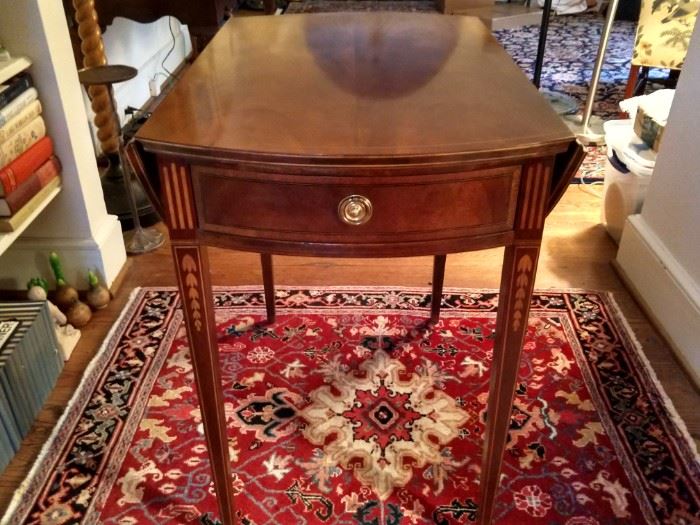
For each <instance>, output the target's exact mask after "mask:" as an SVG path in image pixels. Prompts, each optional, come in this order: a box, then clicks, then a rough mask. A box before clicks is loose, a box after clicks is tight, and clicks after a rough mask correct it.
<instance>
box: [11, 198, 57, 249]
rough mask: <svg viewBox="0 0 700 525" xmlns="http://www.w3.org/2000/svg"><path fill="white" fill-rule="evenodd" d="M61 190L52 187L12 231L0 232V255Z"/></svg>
mask: <svg viewBox="0 0 700 525" xmlns="http://www.w3.org/2000/svg"><path fill="white" fill-rule="evenodd" d="M60 191H61V187H60V186H58V187H57V188H54V189H53V190H52V191H51V193H49V194H48V195H47V196H46V198H45V199H44V200H43V201H42V203H41V204H39V206H37V207H36V209H35V210H34V211H32V213H31V214H30V215H29V216H28V217H27V218H26V220H25V221H24V222H23V223H22V224H21V225H20V226H19V227H18V228H17V229H16V230H15V231H13V232H9V233H0V255H2V254H3V253H4V252H5V250H7V249H8V248H9V247H10V246H12V243H14V242H15V241H16V240H17V238H18V237H19V236H20V235H22V233H23V232H24V230H26V229H27V228H28V227H29V225H30V224H31V223H32V222H33V221H34V219H36V218H37V217H38V216H39V214H40V213H41V212H42V211H44V208H46V207H47V206H48V205H49V203H50V202H51V201H52V200H54V199H55V198H56V195H58V194H59V192H60Z"/></svg>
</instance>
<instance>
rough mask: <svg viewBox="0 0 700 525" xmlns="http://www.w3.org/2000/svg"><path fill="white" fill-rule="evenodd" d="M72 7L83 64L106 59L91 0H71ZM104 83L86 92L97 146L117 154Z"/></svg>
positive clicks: (115, 126) (116, 137)
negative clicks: (92, 112)
mask: <svg viewBox="0 0 700 525" xmlns="http://www.w3.org/2000/svg"><path fill="white" fill-rule="evenodd" d="M73 7H74V8H75V21H76V22H77V23H78V35H79V36H80V42H81V44H80V50H81V51H82V52H83V66H84V67H94V66H101V65H104V64H106V63H107V57H106V56H105V51H104V45H103V43H102V31H101V30H100V25H99V24H98V22H97V12H96V11H95V1H94V0H73ZM108 89H109V88H108V87H107V86H90V87H89V88H88V94H89V95H90V100H91V101H92V110H93V111H94V112H95V119H94V122H95V126H97V130H98V131H97V138H98V139H99V140H100V147H101V148H102V151H103V152H104V153H105V154H107V155H114V154H117V153H118V151H119V125H118V122H117V121H116V116H115V115H116V114H115V111H114V109H115V108H112V102H111V100H110V97H109V91H108Z"/></svg>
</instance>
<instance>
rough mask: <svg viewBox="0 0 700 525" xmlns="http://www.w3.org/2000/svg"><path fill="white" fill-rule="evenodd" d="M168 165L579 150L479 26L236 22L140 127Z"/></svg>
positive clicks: (408, 17)
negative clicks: (172, 158)
mask: <svg viewBox="0 0 700 525" xmlns="http://www.w3.org/2000/svg"><path fill="white" fill-rule="evenodd" d="M137 138H138V139H139V140H140V141H141V143H142V144H143V145H144V147H145V148H146V149H147V150H150V151H152V152H158V153H164V152H165V153H167V152H170V153H177V154H188V153H190V154H198V155H202V154H203V153H205V152H206V153H208V154H213V155H215V156H216V157H218V158H222V157H224V158H230V159H234V160H235V159H237V158H242V159H243V158H245V159H251V158H252V159H254V160H255V159H258V160H264V159H270V160H273V161H275V162H277V161H284V162H293V163H297V162H311V163H314V162H316V161H321V162H328V161H332V160H334V159H336V160H338V161H341V162H342V160H343V159H345V160H351V159H353V158H354V159H355V161H357V160H358V158H361V159H364V160H366V161H368V162H370V163H371V162H372V159H383V160H380V161H381V162H385V161H386V160H387V157H388V158H389V159H395V160H397V161H398V159H400V158H401V159H406V161H407V162H414V161H416V160H418V159H420V160H422V161H425V160H426V159H430V158H435V159H441V160H447V159H453V158H454V159H455V160H457V159H460V160H468V159H474V158H485V157H489V156H493V155H494V153H497V152H501V153H503V152H512V153H513V154H520V153H523V152H527V151H534V150H538V149H539V150H540V151H541V150H542V149H547V150H550V151H552V152H554V153H557V152H560V151H563V150H566V148H567V147H568V146H569V145H570V144H571V142H572V140H573V135H572V134H571V132H570V131H569V130H568V129H567V127H566V126H565V125H564V124H563V123H562V122H561V120H560V119H559V118H558V117H557V115H556V114H555V113H554V112H553V111H552V109H551V108H550V107H549V105H548V103H547V102H546V101H545V100H544V99H543V98H542V97H541V96H540V94H539V93H538V92H537V90H536V89H535V88H534V87H533V86H532V84H531V83H530V82H529V80H528V79H527V77H526V76H525V75H524V74H523V73H522V71H521V70H520V69H519V68H518V67H517V66H516V65H515V63H513V61H512V60H511V58H510V56H509V55H508V54H507V53H506V51H505V50H504V49H503V48H502V47H501V46H500V45H499V44H498V43H497V42H496V40H495V39H494V38H493V37H492V36H491V34H490V33H489V31H488V29H487V28H486V27H485V26H484V25H483V24H482V23H481V22H480V21H479V20H478V19H477V18H472V17H462V16H444V15H439V14H423V13H421V14H418V13H331V14H306V15H290V16H281V17H252V18H234V19H231V20H229V21H228V22H227V23H226V24H225V25H224V26H223V27H222V29H221V30H220V31H219V32H218V33H217V35H216V36H215V37H214V39H213V40H212V41H211V43H210V44H209V45H208V46H207V47H206V48H205V49H204V51H203V52H202V53H201V55H200V56H199V57H198V59H197V60H196V61H195V63H194V64H193V65H192V66H191V67H190V68H189V70H188V71H187V72H186V74H185V75H184V76H183V78H182V79H181V80H180V81H179V82H178V84H177V85H176V86H175V88H174V89H173V90H172V91H171V93H169V94H168V96H167V97H166V98H165V100H164V101H163V102H162V103H161V105H160V106H159V107H158V108H157V109H156V111H155V112H154V114H153V116H152V117H151V118H150V120H149V121H148V122H147V123H146V124H145V125H144V126H143V127H142V128H141V129H140V131H139V133H138V135H137Z"/></svg>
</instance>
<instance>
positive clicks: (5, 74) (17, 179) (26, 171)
mask: <svg viewBox="0 0 700 525" xmlns="http://www.w3.org/2000/svg"><path fill="white" fill-rule="evenodd" d="M30 65H31V62H30V61H29V60H28V59H26V58H24V57H16V58H10V59H8V60H2V61H0V255H1V254H2V253H3V252H4V251H5V250H7V248H9V247H10V246H11V245H12V243H13V242H14V241H15V240H16V239H17V237H19V236H20V235H21V234H22V232H23V231H24V230H25V229H26V228H27V227H28V226H29V225H30V224H31V223H32V221H33V220H34V219H35V218H36V217H37V216H38V215H39V214H40V213H41V212H42V211H43V210H44V208H46V206H48V204H49V203H50V202H51V201H52V200H53V199H54V198H55V197H56V195H58V193H59V191H60V189H61V176H60V175H61V163H60V161H59V160H58V157H56V156H55V155H54V151H53V142H52V141H51V138H50V137H49V136H47V134H46V124H45V123H44V119H43V118H42V106H41V100H40V98H41V97H40V93H39V92H38V91H37V89H36V87H35V86H34V82H33V80H32V77H31V75H30V74H29V73H28V72H27V68H29V66H30Z"/></svg>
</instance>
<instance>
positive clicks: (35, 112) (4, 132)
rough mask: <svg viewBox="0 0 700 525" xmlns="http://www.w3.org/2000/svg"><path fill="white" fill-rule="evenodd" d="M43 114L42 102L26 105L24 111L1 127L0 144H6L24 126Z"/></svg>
mask: <svg viewBox="0 0 700 525" xmlns="http://www.w3.org/2000/svg"><path fill="white" fill-rule="evenodd" d="M40 114H41V102H39V101H38V100H35V101H34V102H31V103H30V104H28V105H26V106H25V107H24V108H23V109H22V111H20V112H19V113H18V114H17V115H15V116H14V117H12V118H11V119H10V120H8V121H7V123H6V124H4V125H3V126H2V127H0V142H5V141H6V140H7V139H9V138H10V137H11V136H12V135H14V134H15V133H17V132H18V131H19V130H20V129H22V128H23V127H24V126H26V125H27V124H29V123H30V122H31V121H32V120H34V118H35V117H38V116H39V115H40Z"/></svg>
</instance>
